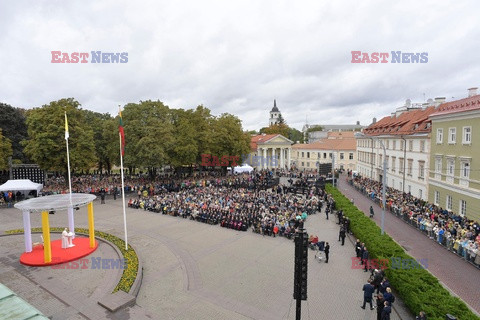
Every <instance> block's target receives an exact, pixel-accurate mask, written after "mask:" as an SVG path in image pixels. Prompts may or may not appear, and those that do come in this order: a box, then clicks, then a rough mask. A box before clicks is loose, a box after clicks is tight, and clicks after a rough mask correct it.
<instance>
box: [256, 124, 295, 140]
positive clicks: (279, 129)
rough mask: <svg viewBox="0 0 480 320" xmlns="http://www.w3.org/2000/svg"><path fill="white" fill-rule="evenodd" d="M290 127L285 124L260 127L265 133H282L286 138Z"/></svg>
mask: <svg viewBox="0 0 480 320" xmlns="http://www.w3.org/2000/svg"><path fill="white" fill-rule="evenodd" d="M289 130H290V128H289V127H288V126H287V125H286V124H285V123H282V124H272V125H270V126H269V127H265V128H262V129H260V133H265V134H281V135H282V136H284V137H285V138H288V133H289Z"/></svg>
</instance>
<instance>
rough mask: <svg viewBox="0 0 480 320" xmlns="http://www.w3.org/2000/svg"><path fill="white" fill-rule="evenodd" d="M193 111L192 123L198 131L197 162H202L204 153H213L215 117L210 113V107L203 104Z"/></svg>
mask: <svg viewBox="0 0 480 320" xmlns="http://www.w3.org/2000/svg"><path fill="white" fill-rule="evenodd" d="M191 112H192V124H193V126H194V129H195V133H196V141H197V157H196V163H197V164H200V163H201V162H202V154H211V153H212V152H213V145H214V141H213V129H214V126H213V123H214V121H215V118H214V117H213V116H212V114H211V113H210V109H208V108H205V107H204V106H202V105H199V106H197V108H196V109H195V111H191Z"/></svg>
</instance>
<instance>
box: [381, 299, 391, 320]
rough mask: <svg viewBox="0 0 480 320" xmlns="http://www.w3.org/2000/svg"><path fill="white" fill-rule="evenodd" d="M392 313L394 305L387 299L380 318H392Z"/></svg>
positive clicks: (386, 319) (382, 319) (383, 319)
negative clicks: (391, 305)
mask: <svg viewBox="0 0 480 320" xmlns="http://www.w3.org/2000/svg"><path fill="white" fill-rule="evenodd" d="M390 313H392V307H390V303H388V301H385V302H384V307H383V310H382V316H381V318H380V320H390Z"/></svg>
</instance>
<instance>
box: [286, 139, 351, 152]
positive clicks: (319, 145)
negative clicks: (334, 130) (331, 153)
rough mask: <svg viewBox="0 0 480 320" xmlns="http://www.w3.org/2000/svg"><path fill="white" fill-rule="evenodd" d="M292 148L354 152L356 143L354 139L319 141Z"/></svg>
mask: <svg viewBox="0 0 480 320" xmlns="http://www.w3.org/2000/svg"><path fill="white" fill-rule="evenodd" d="M292 148H293V149H304V150H355V149H356V148H357V142H356V140H355V139H321V140H319V141H316V142H314V143H308V144H305V143H297V144H294V145H293V146H292Z"/></svg>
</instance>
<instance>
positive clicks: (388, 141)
mask: <svg viewBox="0 0 480 320" xmlns="http://www.w3.org/2000/svg"><path fill="white" fill-rule="evenodd" d="M388 148H390V140H387V149H388Z"/></svg>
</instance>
